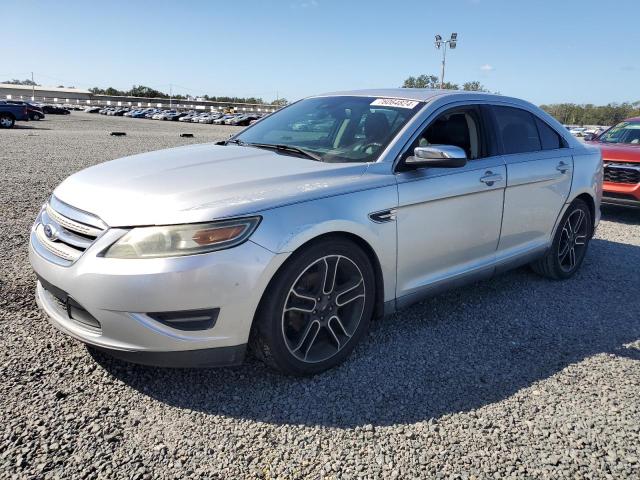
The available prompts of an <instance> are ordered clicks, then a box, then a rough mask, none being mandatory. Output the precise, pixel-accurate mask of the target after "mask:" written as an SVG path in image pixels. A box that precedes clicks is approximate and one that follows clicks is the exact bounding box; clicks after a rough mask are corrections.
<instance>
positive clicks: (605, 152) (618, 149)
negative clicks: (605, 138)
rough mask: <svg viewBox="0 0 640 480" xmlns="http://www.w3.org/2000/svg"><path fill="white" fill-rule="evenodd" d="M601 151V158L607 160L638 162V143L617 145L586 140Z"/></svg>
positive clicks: (639, 151)
mask: <svg viewBox="0 0 640 480" xmlns="http://www.w3.org/2000/svg"><path fill="white" fill-rule="evenodd" d="M588 143H590V144H591V145H596V146H598V147H599V148H600V151H602V160H603V161H605V162H606V161H609V162H640V144H638V145H630V144H625V145H617V144H608V143H601V142H588Z"/></svg>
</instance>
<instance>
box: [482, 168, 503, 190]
mask: <svg viewBox="0 0 640 480" xmlns="http://www.w3.org/2000/svg"><path fill="white" fill-rule="evenodd" d="M480 181H481V182H482V183H484V184H486V185H487V186H489V187H491V186H492V185H493V184H494V183H496V182H500V181H502V175H500V174H499V173H493V172H492V171H491V170H489V171H487V172H485V174H484V175H483V176H482V177H480Z"/></svg>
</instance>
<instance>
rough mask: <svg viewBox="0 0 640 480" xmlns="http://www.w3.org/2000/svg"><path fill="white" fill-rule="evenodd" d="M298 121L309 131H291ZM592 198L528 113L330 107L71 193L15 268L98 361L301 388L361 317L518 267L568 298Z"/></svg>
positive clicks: (338, 103) (395, 103) (527, 109)
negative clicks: (247, 362) (259, 376)
mask: <svg viewBox="0 0 640 480" xmlns="http://www.w3.org/2000/svg"><path fill="white" fill-rule="evenodd" d="M309 118H312V119H315V120H317V122H315V125H316V126H317V127H316V129H315V130H313V131H299V130H294V129H292V125H293V124H294V123H298V122H301V121H304V120H305V119H309ZM352 127H353V128H352ZM623 127H624V128H626V127H625V126H623ZM601 185H602V160H601V154H600V151H599V150H598V149H597V148H594V147H592V146H590V145H586V144H584V143H582V142H579V141H578V140H576V139H575V138H573V137H572V136H571V135H570V134H568V132H567V131H566V129H564V128H563V127H562V125H560V124H559V123H558V122H557V121H556V120H554V119H553V118H552V117H550V116H549V115H548V114H546V113H545V112H543V111H542V110H540V109H539V108H538V107H536V106H534V105H532V104H530V103H528V102H524V101H522V100H518V99H515V98H509V97H504V96H496V95H491V94H485V93H476V92H473V93H472V92H464V91H454V90H452V91H443V90H421V89H408V90H407V89H388V90H369V91H356V92H343V93H333V94H328V95H320V96H315V97H311V98H307V99H304V100H301V101H299V102H296V103H294V104H292V105H290V106H288V107H285V108H283V109H282V110H279V111H278V112H276V113H274V114H272V115H270V116H269V117H267V118H265V119H263V120H261V121H260V122H258V123H256V124H255V125H253V126H250V127H248V128H246V129H244V130H243V131H241V132H240V133H238V134H236V135H235V136H233V137H232V138H230V139H229V140H227V141H223V142H219V144H218V145H217V146H215V145H210V144H201V145H191V146H187V147H181V148H173V149H170V150H164V151H156V152H149V153H145V154H141V155H134V156H131V157H127V158H123V159H120V160H116V161H112V162H105V163H101V164H99V165H96V166H93V167H90V168H88V169H86V170H83V171H81V172H78V173H76V174H74V175H72V176H71V177H69V178H67V179H66V180H65V181H63V182H62V183H61V184H60V185H59V186H58V187H57V188H56V189H55V190H54V192H53V195H52V196H51V197H50V198H49V200H48V201H47V202H46V204H45V205H44V206H43V208H42V210H41V211H40V213H39V214H38V216H37V219H36V221H35V223H34V225H33V228H32V231H31V236H30V247H29V257H30V261H31V265H32V266H33V268H34V270H35V272H36V273H37V293H36V297H37V301H38V303H39V305H40V306H41V308H42V309H44V311H45V312H46V313H47V314H48V316H49V317H50V318H51V321H52V323H53V324H54V325H55V326H56V327H57V328H58V329H60V330H61V331H63V332H65V333H67V334H68V335H70V336H72V337H74V338H76V339H79V340H81V341H83V342H86V343H88V344H91V345H93V346H94V347H96V348H98V349H101V350H105V351H108V352H110V353H111V354H112V355H115V356H117V357H120V358H123V359H125V360H129V361H136V362H140V363H148V364H155V365H164V366H217V365H228V364H238V363H240V362H242V360H243V358H244V356H245V351H246V349H247V346H248V344H250V348H251V349H252V350H253V352H254V353H255V354H256V355H257V356H258V357H259V358H261V359H262V360H263V361H264V362H265V363H267V364H268V365H270V366H272V367H274V368H277V369H279V370H280V371H282V372H285V373H287V374H294V375H309V374H314V373H318V372H321V371H323V370H326V369H328V368H331V367H333V366H335V365H337V364H339V363H340V362H342V361H344V360H345V358H347V356H348V355H349V353H350V352H351V351H352V350H353V348H354V347H355V346H356V344H357V343H358V342H359V340H360V339H361V338H362V337H363V335H364V334H365V332H366V331H367V328H368V326H369V323H370V321H371V319H372V317H374V316H375V315H383V314H384V313H391V312H394V311H395V310H397V309H399V308H403V307H405V306H407V305H410V304H411V303H413V302H416V301H419V300H421V299H423V298H425V297H426V296H428V295H433V294H434V293H436V292H439V291H442V290H444V289H446V288H451V287H456V286H459V285H461V284H463V283H466V282H472V281H477V280H480V279H486V278H489V277H491V276H493V275H495V274H497V273H500V272H504V271H505V270H508V269H510V268H514V267H517V266H520V265H524V264H527V263H530V262H532V265H533V268H534V269H535V271H536V272H538V273H539V274H541V275H543V276H546V277H549V278H552V279H555V280H561V279H568V278H571V277H572V276H573V275H574V274H575V273H576V271H577V270H578V269H579V268H580V265H581V264H582V261H583V259H584V258H585V255H586V253H587V248H588V245H589V241H590V239H591V236H592V234H593V232H594V229H595V228H596V226H597V225H598V221H599V218H600V198H601V194H602V191H601ZM381 361H382V359H381Z"/></svg>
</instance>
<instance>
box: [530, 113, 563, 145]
mask: <svg viewBox="0 0 640 480" xmlns="http://www.w3.org/2000/svg"><path fill="white" fill-rule="evenodd" d="M536 125H537V126H538V132H539V133H540V142H541V143H542V149H543V150H555V149H556V148H564V147H565V146H566V145H565V143H564V140H563V139H562V137H561V136H560V135H558V134H557V133H556V131H555V130H554V129H553V128H551V127H550V126H549V125H547V124H546V123H544V122H543V121H542V120H540V119H539V118H538V117H536Z"/></svg>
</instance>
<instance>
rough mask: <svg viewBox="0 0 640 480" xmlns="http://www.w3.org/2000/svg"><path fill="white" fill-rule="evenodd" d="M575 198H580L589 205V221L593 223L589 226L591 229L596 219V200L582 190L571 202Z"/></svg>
mask: <svg viewBox="0 0 640 480" xmlns="http://www.w3.org/2000/svg"><path fill="white" fill-rule="evenodd" d="M575 200H582V201H583V202H584V203H586V204H587V206H588V207H589V213H591V221H592V222H593V225H591V227H592V230H593V227H594V226H595V221H596V202H595V200H594V198H593V197H592V196H591V195H590V194H588V193H587V192H583V193H581V194H580V195H577V196H576V197H575V198H574V199H573V200H572V202H573V201H575Z"/></svg>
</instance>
